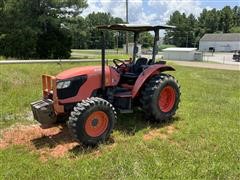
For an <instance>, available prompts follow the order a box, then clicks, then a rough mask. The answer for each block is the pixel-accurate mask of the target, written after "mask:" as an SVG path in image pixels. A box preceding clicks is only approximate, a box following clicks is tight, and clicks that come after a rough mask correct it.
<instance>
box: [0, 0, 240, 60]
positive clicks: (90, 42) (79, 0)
mask: <svg viewBox="0 0 240 180" xmlns="http://www.w3.org/2000/svg"><path fill="white" fill-rule="evenodd" d="M87 7H88V4H87V1H86V0H61V1H59V0H0V56H5V57H15V58H19V59H30V58H31V59H38V58H40V59H52V58H54V59H58V58H69V57H70V55H71V49H100V48H101V39H100V32H99V31H97V30H96V28H95V27H96V26H97V25H105V24H118V23H124V20H122V19H121V18H118V17H113V16H111V14H110V13H100V12H98V13H95V12H93V13H91V14H89V15H87V16H86V17H83V16H82V15H81V14H82V12H83V10H84V9H85V8H87ZM167 24H169V25H175V26H176V27H177V29H176V30H174V31H166V35H165V38H164V43H166V44H174V45H176V46H179V47H185V46H187V47H197V46H198V42H199V39H200V38H201V37H202V36H203V35H204V34H205V33H227V32H240V7H238V6H235V7H234V8H231V7H229V6H226V7H224V8H223V9H221V10H216V9H212V10H206V9H204V10H203V11H202V13H201V14H200V16H199V17H198V18H197V17H195V16H194V15H193V14H190V15H189V16H187V15H186V14H185V13H180V12H179V11H176V12H174V13H173V14H172V15H171V17H170V20H169V21H168V23H167ZM116 38H118V47H122V46H123V44H124V43H125V33H123V32H120V33H119V34H116V33H115V32H113V31H107V32H106V48H109V49H112V48H116V43H115V42H116ZM129 39H130V41H132V39H133V36H132V34H129ZM152 42H153V37H152V35H151V34H150V33H142V34H141V36H140V43H141V44H143V47H145V48H148V47H149V46H152Z"/></svg>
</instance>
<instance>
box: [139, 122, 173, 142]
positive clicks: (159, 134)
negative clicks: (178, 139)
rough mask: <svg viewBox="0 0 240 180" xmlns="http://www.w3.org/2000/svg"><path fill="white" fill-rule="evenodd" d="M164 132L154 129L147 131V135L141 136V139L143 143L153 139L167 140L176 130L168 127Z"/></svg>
mask: <svg viewBox="0 0 240 180" xmlns="http://www.w3.org/2000/svg"><path fill="white" fill-rule="evenodd" d="M165 130H166V131H163V132H161V130H160V129H154V130H151V131H149V132H148V133H147V134H145V135H144V136H143V139H144V140H145V141H149V140H152V139H155V138H160V139H167V138H168V137H169V136H170V135H171V134H173V133H174V132H175V131H176V130H177V129H176V128H175V127H174V126H172V125H170V126H167V127H166V128H165Z"/></svg>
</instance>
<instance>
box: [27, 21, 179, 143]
mask: <svg viewBox="0 0 240 180" xmlns="http://www.w3.org/2000/svg"><path fill="white" fill-rule="evenodd" d="M97 28H98V29H99V30H100V31H101V34H102V61H101V63H102V65H101V66H86V67H76V68H72V69H69V70H66V71H63V72H61V73H60V74H58V75H57V76H48V75H43V76H42V83H43V99H42V100H40V101H37V102H33V103H31V108H32V111H33V115H34V118H35V119H36V120H37V121H38V122H40V123H41V124H42V125H50V124H54V123H56V122H58V121H59V120H61V119H64V118H66V119H67V120H66V123H67V125H68V127H69V129H70V131H71V132H72V134H73V136H74V137H75V138H76V139H77V140H79V141H80V142H81V143H83V144H85V145H96V144H98V143H99V142H103V141H105V140H106V139H107V138H108V137H109V136H110V134H111V132H112V130H113V128H114V124H115V122H116V119H117V113H116V111H118V112H120V113H131V112H133V108H134V107H140V108H141V109H142V110H143V111H144V112H145V114H147V115H148V117H149V118H151V119H152V120H156V121H159V122H161V121H164V120H167V119H170V118H172V116H173V115H174V114H175V112H176V110H177V108H178V104H179V102H180V87H179V85H178V83H177V80H176V79H175V78H174V77H173V76H171V75H169V74H165V73H163V72H164V71H174V68H173V67H171V66H168V65H166V64H165V62H163V61H159V62H157V61H156V54H157V41H158V40H159V30H160V29H171V28H174V27H173V26H162V25H159V26H147V25H141V26H137V25H131V24H117V25H106V26H98V27H97ZM105 30H117V31H130V32H133V33H134V48H133V57H132V59H131V60H130V61H129V60H125V61H123V60H119V59H114V60H113V63H114V65H115V66H107V65H106V60H105V38H104V37H105V36H104V31H105ZM145 31H153V32H154V33H155V37H154V46H153V52H152V58H151V59H147V58H143V57H140V58H137V57H136V56H137V52H138V47H137V42H138V37H139V34H140V33H141V32H145Z"/></svg>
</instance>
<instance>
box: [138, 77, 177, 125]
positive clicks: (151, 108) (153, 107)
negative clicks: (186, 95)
mask: <svg viewBox="0 0 240 180" xmlns="http://www.w3.org/2000/svg"><path fill="white" fill-rule="evenodd" d="M164 88H168V89H172V90H171V92H172V93H174V94H175V99H173V100H172V102H170V103H171V104H170V105H169V107H168V108H162V107H161V105H159V104H160V98H161V96H160V95H161V94H162V92H163V89H164ZM165 90H166V89H165ZM180 95H181V92H180V86H179V85H178V82H177V80H176V79H175V78H174V77H173V76H171V75H168V74H159V75H156V76H153V77H152V78H151V79H149V80H148V81H147V82H146V84H145V85H144V87H143V89H142V91H141V99H140V103H141V106H142V109H143V111H144V112H145V114H146V115H147V117H148V118H149V119H150V118H151V119H150V120H155V121H158V122H162V121H165V120H169V119H171V118H172V117H173V116H174V115H175V113H176V110H177V109H178V105H179V102H180ZM170 101H171V100H170ZM161 108H162V109H161Z"/></svg>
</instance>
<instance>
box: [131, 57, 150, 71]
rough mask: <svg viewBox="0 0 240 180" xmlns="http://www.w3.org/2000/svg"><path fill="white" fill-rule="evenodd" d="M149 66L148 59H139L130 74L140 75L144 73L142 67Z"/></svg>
mask: <svg viewBox="0 0 240 180" xmlns="http://www.w3.org/2000/svg"><path fill="white" fill-rule="evenodd" d="M147 64H148V59H147V58H139V59H138V60H137V61H136V63H135V64H133V66H132V67H131V69H130V72H131V73H134V74H137V75H139V74H141V73H142V71H143V67H142V66H144V65H147Z"/></svg>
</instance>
